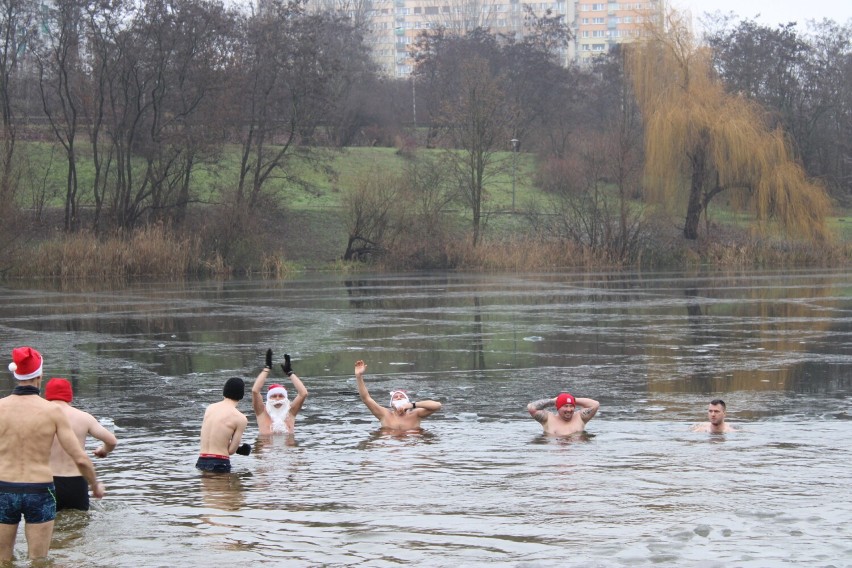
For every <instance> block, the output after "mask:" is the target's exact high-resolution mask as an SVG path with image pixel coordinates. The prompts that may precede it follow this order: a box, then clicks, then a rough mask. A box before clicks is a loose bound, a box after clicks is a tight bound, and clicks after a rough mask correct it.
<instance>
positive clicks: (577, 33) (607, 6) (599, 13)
mask: <svg viewBox="0 0 852 568" xmlns="http://www.w3.org/2000/svg"><path fill="white" fill-rule="evenodd" d="M663 9H664V3H663V2H662V0H634V1H633V2H626V1H624V0H622V1H620V2H619V1H611V2H586V3H584V2H582V1H581V2H578V3H577V5H576V12H575V14H576V16H575V20H574V26H573V28H574V45H575V52H574V57H575V59H576V60H578V61H580V62H583V61H588V59H589V58H591V57H594V56H595V55H600V54H602V53H606V52H607V51H609V48H610V47H611V46H612V45H615V44H618V43H625V42H629V41H634V40H636V39H638V38H639V37H641V35H642V34H643V33H644V31H643V28H644V27H645V26H646V25H647V24H648V23H650V21H652V20H653V19H657V18H661V17H662V14H663Z"/></svg>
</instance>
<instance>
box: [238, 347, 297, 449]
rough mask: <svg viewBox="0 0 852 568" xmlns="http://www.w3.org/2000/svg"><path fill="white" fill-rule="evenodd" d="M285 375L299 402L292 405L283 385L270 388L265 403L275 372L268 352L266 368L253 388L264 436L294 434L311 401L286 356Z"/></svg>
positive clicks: (255, 411) (259, 425)
mask: <svg viewBox="0 0 852 568" xmlns="http://www.w3.org/2000/svg"><path fill="white" fill-rule="evenodd" d="M281 369H282V370H283V371H284V374H285V375H287V376H288V377H289V378H290V381H291V382H292V383H293V386H294V387H295V389H296V398H294V399H293V400H292V401H290V399H289V398H288V397H287V389H286V388H285V387H284V386H283V385H279V384H272V385H269V390H267V391H266V402H265V403H264V401H263V394H262V392H263V385H264V384H265V383H266V379H268V378H269V374H270V373H271V372H272V349H267V350H266V365H265V366H264V367H263V369H262V370H261V371H260V373H259V374H258V375H257V379H255V381H254V385H253V386H252V387H251V403H252V406H253V407H254V413H255V415H256V416H257V427H258V430H259V434H260V435H261V436H269V435H272V434H293V432H294V430H295V428H296V415H297V414H299V411H300V410H301V409H302V405H303V404H304V403H305V399H306V398H308V389H306V388H305V385H304V384H302V381H301V380H300V379H299V376H298V375H296V373H294V372H293V367H292V366H291V365H290V356H289V355H284V363H282V364H281Z"/></svg>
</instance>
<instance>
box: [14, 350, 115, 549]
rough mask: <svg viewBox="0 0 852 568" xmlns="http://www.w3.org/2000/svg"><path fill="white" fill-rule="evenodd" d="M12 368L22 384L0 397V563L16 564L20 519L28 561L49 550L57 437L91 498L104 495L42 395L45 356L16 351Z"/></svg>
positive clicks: (59, 413)
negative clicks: (52, 460) (52, 451)
mask: <svg viewBox="0 0 852 568" xmlns="http://www.w3.org/2000/svg"><path fill="white" fill-rule="evenodd" d="M9 370H10V371H12V373H13V374H14V376H15V379H17V381H18V385H17V386H16V387H15V389H14V390H13V391H12V394H11V395H9V396H7V397H5V398H2V399H0V562H9V561H10V560H12V556H13V552H14V548H15V537H16V535H17V533H18V525H19V524H20V522H21V517H23V519H24V520H25V521H26V525H25V534H26V538H27V548H28V557H29V558H30V559H34V558H44V557H46V556H47V553H48V551H49V550H50V539H51V537H52V536H53V521H54V518H55V517H56V498H55V496H54V495H55V494H54V491H55V490H54V486H53V472H52V471H51V469H50V449H51V447H52V446H53V440H54V438H56V439H57V440H58V441H59V444H60V445H61V446H62V449H63V450H65V451H66V452H67V453H68V455H69V456H70V458H71V460H72V461H73V462H74V464H75V465H76V466H77V469H78V470H79V472H80V473H81V474H83V477H84V478H86V481H88V483H89V486H90V487H91V489H92V495H94V496H95V497H96V498H98V499H100V498H101V497H103V496H104V486H103V484H101V483H100V482H98V479H97V476H96V474H95V468H94V466H93V465H92V461H91V460H90V459H89V458H88V456H86V452H85V451H84V450H83V448H82V447H81V446H80V442H79V441H78V440H77V436H75V435H74V430H72V429H71V425H70V424H69V423H68V419H67V418H66V417H65V414H64V413H63V412H62V409H61V408H59V406H57V405H55V404H53V403H50V402H48V401H46V400H44V399H43V398H41V397H40V396H38V394H39V387H40V386H41V375H42V357H41V354H40V353H39V352H38V351H36V350H35V349H33V348H32V347H18V348H16V349H14V350H13V351H12V362H11V363H10V364H9Z"/></svg>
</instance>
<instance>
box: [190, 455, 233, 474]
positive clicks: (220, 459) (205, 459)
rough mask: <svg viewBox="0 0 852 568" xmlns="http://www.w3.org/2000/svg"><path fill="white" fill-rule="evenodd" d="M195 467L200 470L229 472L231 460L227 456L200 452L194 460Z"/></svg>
mask: <svg viewBox="0 0 852 568" xmlns="http://www.w3.org/2000/svg"><path fill="white" fill-rule="evenodd" d="M195 467H197V468H198V469H200V470H201V471H212V472H214V473H230V472H231V460H230V459H229V458H228V456H220V455H218V454H201V455H200V456H199V457H198V461H197V462H195Z"/></svg>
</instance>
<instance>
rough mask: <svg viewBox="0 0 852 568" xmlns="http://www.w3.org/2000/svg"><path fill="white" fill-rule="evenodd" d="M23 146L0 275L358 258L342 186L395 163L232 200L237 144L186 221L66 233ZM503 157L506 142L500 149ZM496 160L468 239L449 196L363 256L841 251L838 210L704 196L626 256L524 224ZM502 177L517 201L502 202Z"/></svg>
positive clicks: (216, 270) (488, 264) (778, 260)
mask: <svg viewBox="0 0 852 568" xmlns="http://www.w3.org/2000/svg"><path fill="white" fill-rule="evenodd" d="M421 151H422V152H428V151H426V150H421ZM27 152H28V156H29V158H28V164H29V167H30V171H31V173H32V175H31V176H30V178H29V182H28V184H27V185H26V187H24V188H22V191H21V192H20V193H19V195H18V198H19V202H20V203H19V205H20V206H21V207H23V208H24V209H25V210H27V211H30V212H32V214H33V215H37V217H38V218H37V219H36V220H35V222H29V221H30V220H29V219H18V221H25V222H23V223H17V224H16V223H7V224H5V225H4V227H3V228H2V229H0V231H3V232H4V234H3V235H0V236H2V237H3V242H4V243H5V244H4V245H2V246H0V270H2V271H3V274H4V275H5V276H6V277H14V278H33V277H44V278H58V279H83V278H97V279H109V278H137V277H155V278H169V279H179V278H185V277H191V276H213V275H231V274H240V273H255V274H261V275H265V276H269V277H281V276H285V275H286V274H288V273H292V272H294V271H299V270H317V269H331V270H358V269H360V267H361V266H362V265H358V264H348V265H347V264H343V263H342V262H341V261H340V260H339V259H340V258H341V257H342V255H343V253H344V251H345V249H346V243H347V237H348V235H347V230H346V215H347V211H345V210H343V209H342V206H341V202H342V197H343V195H344V194H345V193H346V192H347V191H348V190H349V188H351V187H353V186H354V185H355V184H357V183H358V181H359V180H361V179H363V178H364V177H369V176H370V175H373V174H374V173H375V172H393V173H401V172H403V171H404V170H405V167H406V164H407V159H406V158H405V157H403V156H401V155H399V153H397V152H396V151H395V150H394V149H392V148H351V149H347V150H345V151H331V150H322V151H318V153H321V155H322V158H323V160H322V167H321V168H312V167H310V166H309V165H308V162H307V161H304V160H294V161H293V162H292V163H291V164H290V166H289V167H290V173H291V174H293V175H295V176H296V177H299V178H300V179H302V180H304V181H305V182H306V183H304V184H293V183H288V182H287V181H286V180H285V179H283V178H278V179H275V180H272V181H271V182H270V185H269V186H268V187H267V188H266V198H265V201H266V205H264V206H263V207H260V208H257V209H256V210H254V211H251V212H247V211H242V212H240V211H235V210H234V209H233V208H232V207H230V206H229V205H228V204H226V203H223V202H224V201H225V200H224V198H223V196H224V195H226V194H227V193H228V191H229V190H231V189H232V188H233V186H234V185H235V184H236V174H235V172H236V169H237V157H238V149H237V148H236V147H232V148H230V149H228V150H227V151H226V153H225V154H224V155H223V156H222V157H221V159H220V160H219V161H218V162H217V163H216V164H212V165H208V166H206V167H203V168H200V169H199V170H198V171H197V172H196V174H195V176H194V178H193V185H194V189H193V192H194V194H195V195H196V196H197V198H198V203H196V204H194V205H193V206H192V209H191V214H190V216H189V220H188V222H187V223H186V224H185V226H182V227H179V228H177V229H167V228H164V227H162V226H154V227H145V228H141V229H139V230H137V231H134V232H131V233H129V234H127V233H115V234H106V235H103V234H102V235H98V236H95V235H94V234H91V233H89V232H86V231H82V232H80V233H78V234H74V235H66V234H64V233H62V232H61V231H60V230H59V228H60V227H61V213H62V212H61V207H62V200H61V198H60V196H61V195H63V192H64V189H63V187H64V186H63V184H64V181H65V178H64V163H63V162H62V160H61V156H59V155H57V153H56V151H55V149H53V148H51V147H50V146H49V145H46V144H39V143H29V144H27ZM434 152H438V151H434ZM511 157H512V155H511V154H510V153H508V152H506V153H505V155H503V156H501V158H502V159H504V160H510V159H511ZM86 164H87V161H86V160H85V159H83V160H81V168H80V171H79V175H80V184H81V187H83V188H85V187H88V186H90V185H91V176H92V172H91V171H89V170H87V168H86ZM504 165H505V164H504ZM498 169H500V173H498V174H497V175H495V176H494V178H493V179H492V180H491V182H490V183H489V186H488V189H489V193H488V196H487V199H486V200H485V202H484V209H485V222H484V225H483V232H482V241H481V243H480V244H479V246H477V247H473V246H471V245H470V241H471V236H470V226H469V224H470V221H469V217H468V213H467V212H466V211H465V210H463V209H461V208H457V209H455V210H454V211H453V212H451V213H449V214H448V215H450V216H451V217H453V219H452V220H451V221H450V222H449V223H448V224H447V226H448V227H452V229H451V230H452V234H450V233H447V234H444V235H440V236H439V238H436V239H435V241H434V242H430V243H417V242H414V243H404V244H405V245H406V246H405V247H404V249H403V252H406V251H417V254H416V255H415V256H417V255H420V256H421V257H422V256H423V254H422V253H423V251H424V250H426V249H427V248H428V251H427V252H428V254H426V255H425V257H423V258H404V257H402V256H400V255H397V256H394V255H388V256H386V257H382V258H376V259H373V260H374V265H373V267H374V268H384V269H391V270H398V269H411V268H425V267H436V268H448V269H462V270H494V271H535V270H562V269H572V268H573V269H601V268H621V267H625V266H628V265H629V266H632V267H658V266H693V265H701V264H704V265H713V266H723V267H739V268H745V267H751V266H757V267H769V266H801V265H822V266H830V265H837V264H843V263H846V262H848V261H849V260H850V257H852V254H850V242H852V221H847V218H846V216H845V212H842V213H843V214H842V215H838V216H836V217H833V218H831V219H829V220H828V223H829V227H830V228H831V229H832V231H833V233H834V234H835V235H836V240H835V242H833V243H826V244H822V245H814V244H808V243H801V242H797V241H791V240H787V239H785V238H782V237H775V238H769V237H759V236H755V235H754V234H752V233H751V232H750V231H749V229H748V227H749V225H750V222H749V219H748V217H747V216H744V215H741V214H732V213H730V212H727V211H726V210H725V209H724V208H718V209H717V208H714V209H712V210H711V219H712V223H710V225H709V231H708V232H709V236H707V237H705V238H703V239H700V240H698V241H685V240H684V239H683V238H682V237H681V236H680V229H679V226H678V219H676V218H674V219H672V218H666V219H660V218H656V219H654V220H652V221H648V223H647V227H646V228H645V229H643V230H644V231H645V233H643V240H642V242H641V243H640V244H638V245H637V247H638V249H637V251H636V254H635V258H634V260H631V261H630V262H629V263H627V264H625V261H624V260H623V259H619V258H615V257H612V256H610V255H608V254H607V253H602V251H601V249H600V248H596V247H591V246H585V245H582V244H579V243H577V242H572V241H569V240H566V239H564V238H557V237H553V236H551V237H543V236H542V234H541V233H534V232H533V231H531V229H530V227H531V225H533V224H536V223H539V224H541V219H543V218H546V217H547V216H548V215H553V214H554V213H553V212H552V211H551V210H549V209H548V206H547V205H546V202H547V196H545V195H543V194H542V193H541V192H540V191H539V190H538V189H537V188H536V186H535V184H534V183H533V175H534V171H535V164H534V162H533V157H532V156H525V155H522V156H520V158H519V161H518V167H517V170H516V175H515V176H514V180H513V176H512V175H511V173H510V172H511V169H506V168H502V169H501V168H498ZM36 172H38V174H39V175H36ZM513 181H514V184H513ZM513 185H514V199H515V203H516V206H517V211H516V212H511V204H512V198H513V191H512V189H513ZM83 201H84V203H85V202H86V201H87V198H85V197H84V199H83ZM36 203H38V204H39V207H35V206H34V204H36ZM534 210H536V211H537V212H534ZM415 238H416V237H415Z"/></svg>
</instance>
